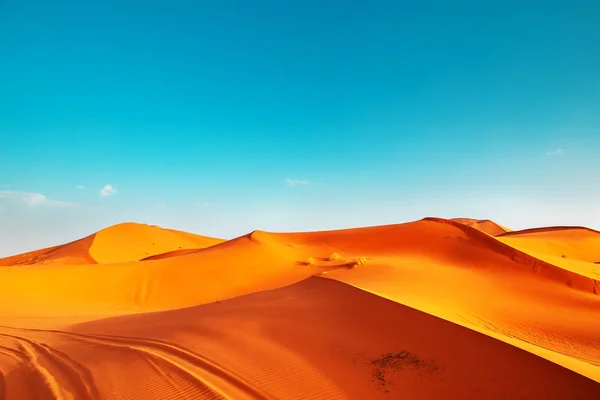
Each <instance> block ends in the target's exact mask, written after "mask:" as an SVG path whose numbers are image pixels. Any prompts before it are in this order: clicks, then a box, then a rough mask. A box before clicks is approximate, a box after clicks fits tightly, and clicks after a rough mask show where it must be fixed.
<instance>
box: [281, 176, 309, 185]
mask: <svg viewBox="0 0 600 400" xmlns="http://www.w3.org/2000/svg"><path fill="white" fill-rule="evenodd" d="M285 184H286V185H288V186H296V185H308V181H304V180H294V179H290V178H285Z"/></svg>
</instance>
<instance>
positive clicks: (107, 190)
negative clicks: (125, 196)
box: [100, 185, 117, 197]
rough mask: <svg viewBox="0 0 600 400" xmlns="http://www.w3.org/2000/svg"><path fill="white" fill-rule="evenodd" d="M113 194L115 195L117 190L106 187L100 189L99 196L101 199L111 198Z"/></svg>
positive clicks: (109, 186)
mask: <svg viewBox="0 0 600 400" xmlns="http://www.w3.org/2000/svg"><path fill="white" fill-rule="evenodd" d="M115 193H117V188H114V187H112V186H111V185H106V186H104V187H103V188H102V189H100V196H103V197H107V196H112V195H113V194H115Z"/></svg>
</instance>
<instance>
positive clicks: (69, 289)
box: [0, 218, 600, 400]
mask: <svg viewBox="0 0 600 400" xmlns="http://www.w3.org/2000/svg"><path fill="white" fill-rule="evenodd" d="M0 399H1V400H4V399H11V400H12V399H60V400H62V399H83V400H87V399H90V400H91V399H94V400H95V399H557V400H559V399H600V232H597V231H594V230H591V229H587V228H584V227H548V228H539V229H529V230H525V231H511V230H510V229H508V228H505V227H503V226H501V225H499V224H497V223H495V222H493V221H489V220H474V219H468V218H457V219H454V220H446V219H440V218H425V219H423V220H419V221H415V222H409V223H403V224H395V225H386V226H375V227H368V228H356V229H346V230H336V231H321V232H304V233H269V232H264V231H254V232H252V233H249V234H247V235H244V236H241V237H238V238H235V239H232V240H222V239H218V238H210V237H205V236H199V235H193V234H190V233H185V232H178V231H173V230H169V229H163V228H160V227H156V226H148V225H143V224H134V223H126V224H119V225H115V226H112V227H109V228H106V229H103V230H101V231H99V232H96V233H94V234H92V235H91V236H88V237H86V238H83V239H81V240H78V241H75V242H72V243H68V244H65V245H60V246H55V247H51V248H46V249H42V250H38V251H33V252H29V253H25V254H21V255H16V256H12V257H8V258H4V259H0Z"/></svg>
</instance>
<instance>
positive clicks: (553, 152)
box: [546, 149, 563, 157]
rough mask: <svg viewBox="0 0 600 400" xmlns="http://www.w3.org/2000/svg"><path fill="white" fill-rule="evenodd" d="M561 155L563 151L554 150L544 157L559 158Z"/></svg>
mask: <svg viewBox="0 0 600 400" xmlns="http://www.w3.org/2000/svg"><path fill="white" fill-rule="evenodd" d="M562 153H563V149H556V150H553V151H549V152H547V153H546V155H547V156H549V157H552V156H559V155H561V154H562Z"/></svg>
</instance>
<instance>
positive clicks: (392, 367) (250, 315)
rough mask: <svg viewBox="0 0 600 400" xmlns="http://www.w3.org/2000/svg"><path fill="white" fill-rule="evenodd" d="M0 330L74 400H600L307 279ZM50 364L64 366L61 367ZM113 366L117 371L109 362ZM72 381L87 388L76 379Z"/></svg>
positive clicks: (543, 364) (540, 368) (484, 340)
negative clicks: (63, 323) (146, 309)
mask: <svg viewBox="0 0 600 400" xmlns="http://www.w3.org/2000/svg"><path fill="white" fill-rule="evenodd" d="M1 332H2V333H1V335H2V338H4V339H11V340H14V341H16V342H19V343H21V345H22V346H21V347H22V350H21V352H19V351H18V350H13V354H14V355H15V357H16V358H24V359H27V357H33V356H35V357H37V360H38V363H39V366H38V368H39V367H44V368H45V369H46V371H47V374H48V375H49V376H51V377H52V378H51V379H53V380H54V382H55V383H56V388H58V389H55V390H57V391H59V390H62V391H63V392H66V391H69V392H71V393H80V397H79V398H93V397H92V396H98V397H99V398H126V397H127V398H131V397H135V398H161V399H168V398H174V399H175V398H182V397H184V396H187V398H198V399H200V398H221V397H223V398H231V399H271V398H278V399H299V398H306V399H343V398H361V399H364V398H372V399H377V398H381V399H386V398H409V399H432V398H436V399H442V398H489V399H507V398H520V399H539V398H552V399H559V398H573V399H593V398H598V396H600V385H598V384H596V383H595V382H593V381H591V380H589V379H586V378H584V377H583V376H580V375H578V374H575V373H573V372H572V371H569V370H567V369H564V368H562V367H560V366H558V365H556V364H553V363H551V362H549V361H546V360H544V359H542V358H539V357H536V356H534V355H532V354H530V353H528V352H525V351H523V350H520V349H518V348H515V347H512V346H510V345H507V344H505V343H502V342H500V341H498V340H495V339H493V338H490V337H488V336H485V335H482V334H479V333H476V332H473V331H471V330H469V329H466V328H463V327H460V326H458V325H456V324H452V323H449V322H447V321H444V320H441V319H438V318H436V317H433V316H430V315H427V314H425V313H422V312H419V311H416V310H414V309H411V308H408V307H406V306H403V305H400V304H397V303H395V302H391V301H388V300H385V299H382V298H380V297H377V296H374V295H372V294H369V293H366V292H363V291H361V290H358V289H356V288H352V287H350V286H347V285H344V284H342V283H339V282H335V281H332V280H326V279H321V278H316V277H313V278H309V279H307V280H304V281H302V282H300V283H297V284H293V285H291V286H288V287H285V288H281V289H276V290H272V291H266V292H261V293H256V294H251V295H247V296H243V297H238V298H236V299H232V300H227V301H223V302H220V303H214V304H208V305H204V306H198V307H193V308H188V309H182V310H177V311H167V312H161V313H151V314H144V315H135V316H129V317H120V318H112V319H108V320H102V321H96V322H90V323H86V324H81V325H78V326H75V327H73V328H71V329H69V330H64V331H57V330H54V331H44V330H33V331H32V330H19V329H10V328H3V329H2V330H1ZM40 343H49V345H45V346H44V345H42V344H40ZM7 351H8V350H7ZM29 360H30V359H29ZM60 360H63V361H64V362H65V364H69V365H70V368H66V367H65V368H64V369H63V370H61V369H60V368H59V364H60ZM30 362H31V361H30ZM118 363H120V364H121V365H128V368H127V369H125V370H120V369H115V368H109V367H108V366H109V365H116V364H118ZM83 366H85V369H84V368H83ZM22 372H23V374H26V373H27V372H26V371H22ZM13 373H14V372H13ZM81 376H85V377H86V381H85V383H86V385H83V384H79V382H80V379H79V377H81ZM10 382H13V380H12V379H10ZM13 385H14V386H11V387H9V388H10V391H11V392H12V391H15V392H20V393H27V391H29V393H30V394H31V395H33V394H36V395H43V392H40V391H41V390H43V388H44V385H42V384H40V385H36V386H33V387H30V386H29V385H24V384H23V383H21V385H22V386H19V383H18V382H15V383H13ZM46 390H49V389H46ZM9 394H10V393H9ZM475 394H476V397H475ZM84 396H87V397H84Z"/></svg>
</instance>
